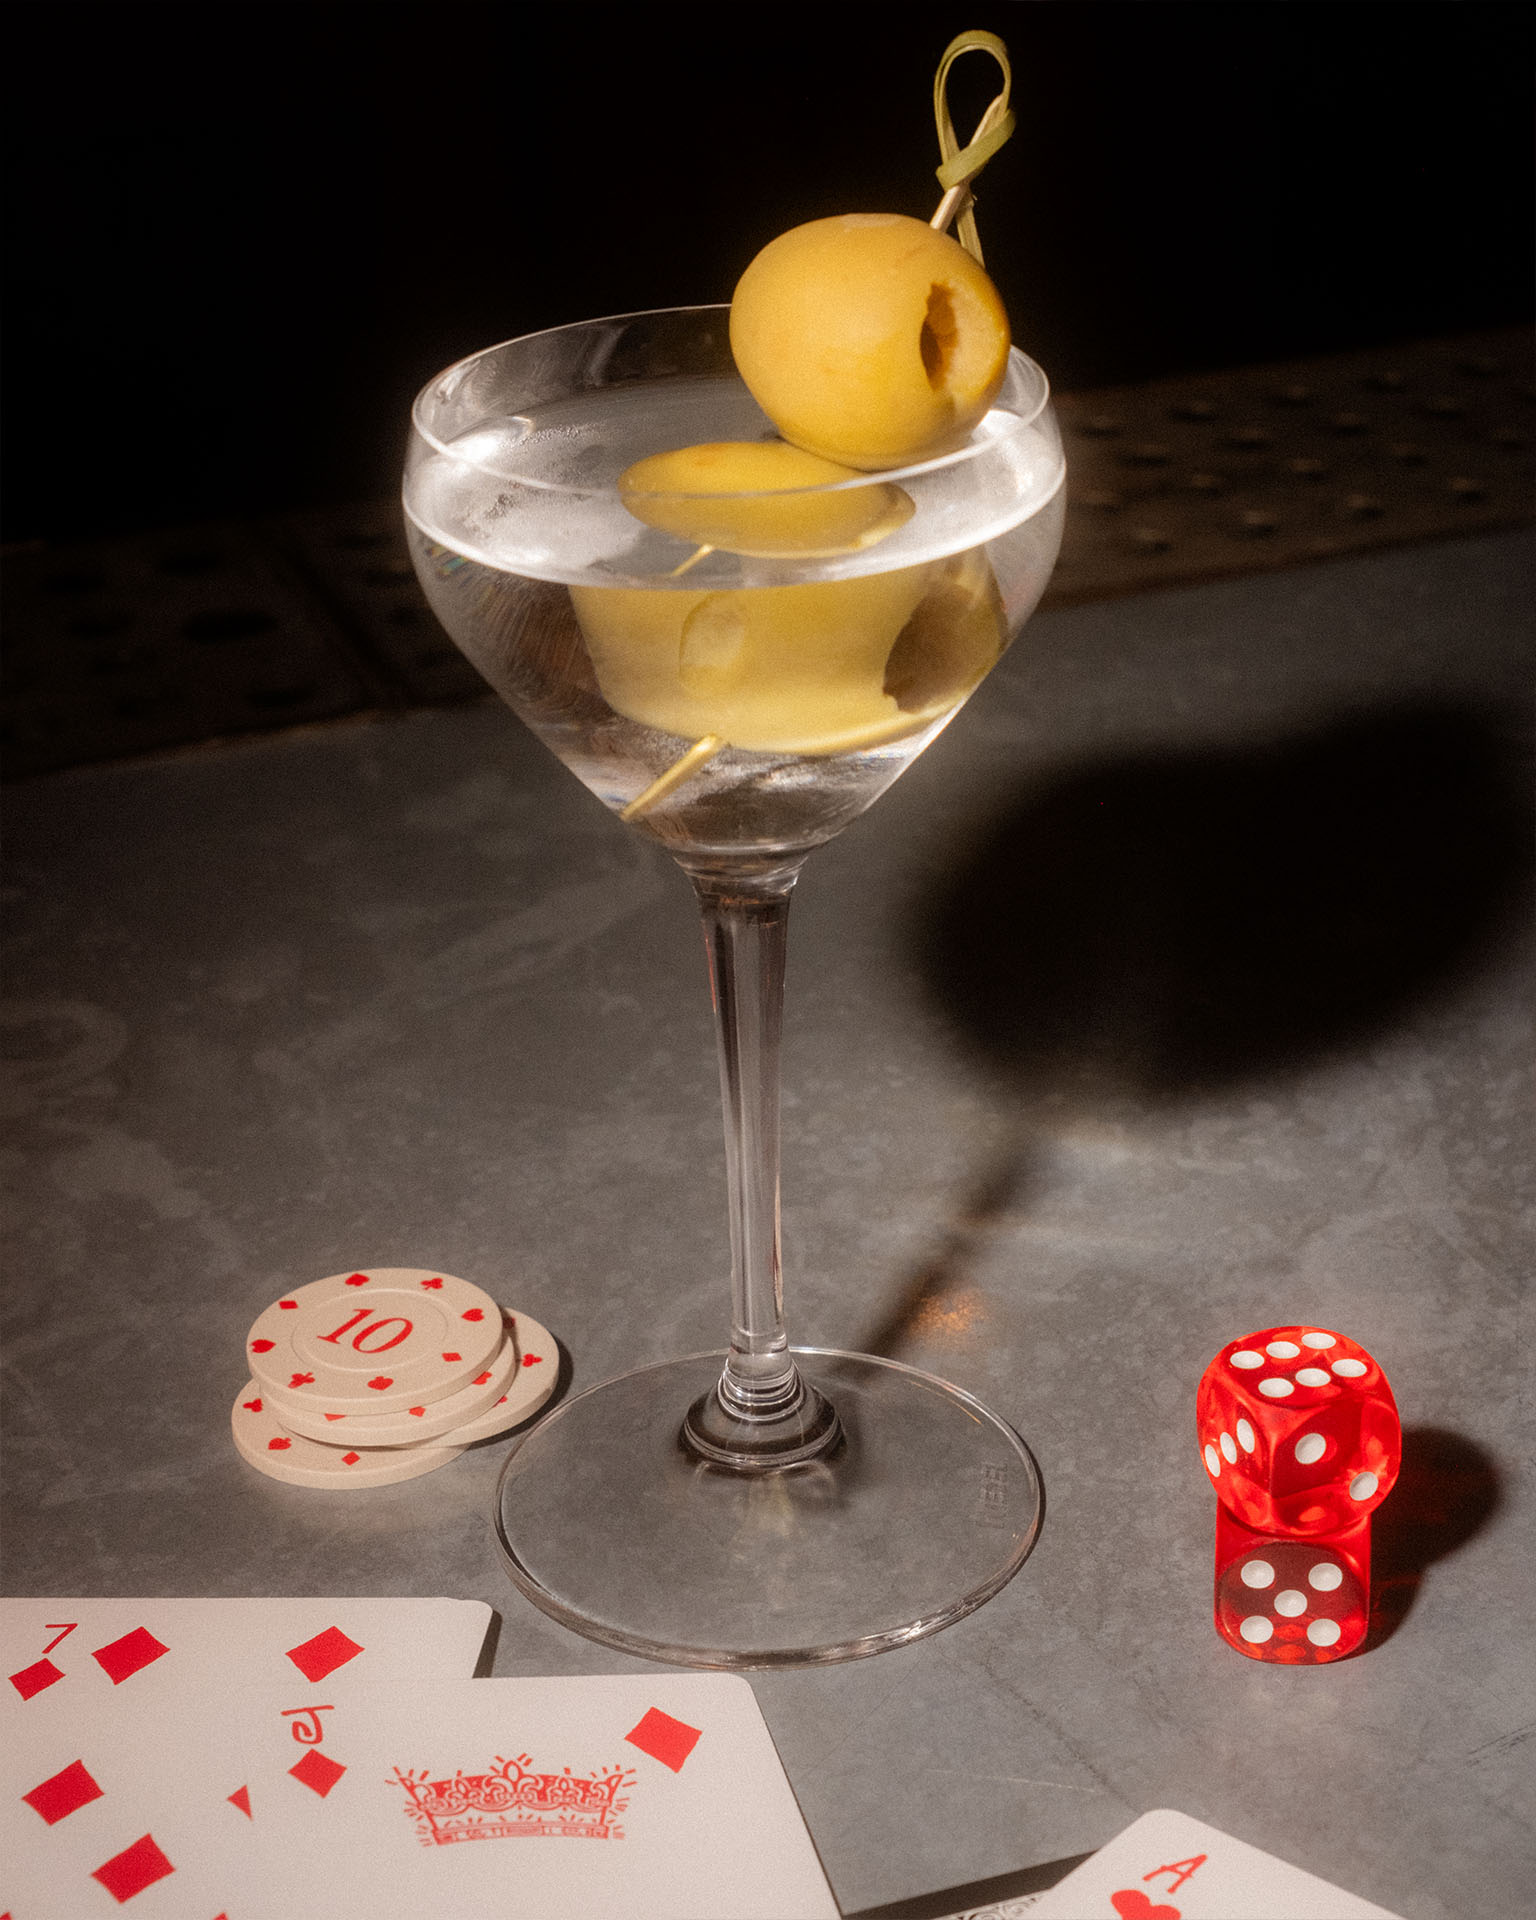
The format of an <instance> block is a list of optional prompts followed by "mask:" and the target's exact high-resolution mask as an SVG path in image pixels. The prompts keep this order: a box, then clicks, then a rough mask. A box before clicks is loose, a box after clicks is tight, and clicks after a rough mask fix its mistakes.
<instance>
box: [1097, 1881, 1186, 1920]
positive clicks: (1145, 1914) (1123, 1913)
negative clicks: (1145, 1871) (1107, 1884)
mask: <svg viewBox="0 0 1536 1920" xmlns="http://www.w3.org/2000/svg"><path fill="white" fill-rule="evenodd" d="M1109 1904H1110V1905H1111V1906H1112V1907H1113V1908H1114V1910H1115V1912H1116V1913H1118V1914H1119V1916H1120V1920H1179V1910H1178V1908H1177V1907H1164V1906H1157V1907H1154V1906H1153V1904H1152V1902H1151V1901H1150V1900H1149V1899H1148V1898H1147V1896H1146V1895H1145V1894H1144V1893H1143V1892H1142V1891H1141V1889H1140V1888H1139V1887H1129V1888H1127V1889H1126V1891H1125V1892H1124V1893H1112V1894H1111V1895H1110V1896H1109Z"/></svg>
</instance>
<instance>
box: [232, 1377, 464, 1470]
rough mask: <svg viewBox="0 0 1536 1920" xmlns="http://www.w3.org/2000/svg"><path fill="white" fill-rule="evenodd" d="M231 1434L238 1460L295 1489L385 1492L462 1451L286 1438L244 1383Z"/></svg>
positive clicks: (253, 1385) (255, 1389)
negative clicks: (330, 1444)
mask: <svg viewBox="0 0 1536 1920" xmlns="http://www.w3.org/2000/svg"><path fill="white" fill-rule="evenodd" d="M229 1423H230V1429H231V1431H232V1432H233V1434H234V1437H235V1446H236V1447H237V1448H238V1450H239V1452H240V1456H241V1458H242V1459H244V1460H247V1461H249V1462H250V1464H251V1465H252V1466H253V1467H255V1469H256V1470H257V1472H258V1473H264V1474H266V1475H267V1476H268V1478H269V1479H272V1480H286V1481H287V1482H288V1483H289V1485H290V1486H295V1487H328V1488H338V1489H350V1488H353V1487H387V1486H389V1485H391V1484H392V1483H393V1482H395V1481H398V1480H415V1479H417V1478H419V1476H420V1475H422V1474H424V1473H433V1472H435V1471H436V1469H437V1468H438V1467H446V1466H447V1464H448V1462H449V1461H450V1460H457V1459H458V1457H459V1455H460V1454H461V1453H462V1452H463V1451H464V1449H463V1447H462V1446H448V1445H437V1446H423V1447H327V1446H322V1445H321V1444H320V1443H319V1442H317V1441H314V1440H306V1439H304V1437H303V1436H302V1435H301V1434H294V1433H289V1432H287V1431H286V1429H285V1428H284V1427H283V1426H282V1425H281V1424H280V1423H279V1421H278V1419H277V1416H276V1415H275V1414H274V1413H273V1412H272V1410H271V1408H270V1407H269V1406H268V1405H267V1403H266V1401H265V1400H264V1399H263V1397H262V1392H261V1388H260V1386H259V1384H258V1383H257V1382H256V1381H254V1380H248V1381H247V1382H246V1383H245V1388H244V1391H243V1392H242V1393H241V1394H240V1396H239V1398H238V1399H237V1400H236V1401H235V1404H234V1407H233V1408H232V1409H231V1412H230V1422H229Z"/></svg>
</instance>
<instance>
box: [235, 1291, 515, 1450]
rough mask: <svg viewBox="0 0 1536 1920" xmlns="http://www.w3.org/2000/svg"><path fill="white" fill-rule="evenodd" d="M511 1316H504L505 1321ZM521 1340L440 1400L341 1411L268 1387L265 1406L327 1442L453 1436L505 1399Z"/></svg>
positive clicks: (389, 1442)
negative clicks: (386, 1410)
mask: <svg viewBox="0 0 1536 1920" xmlns="http://www.w3.org/2000/svg"><path fill="white" fill-rule="evenodd" d="M509 1318H510V1315H506V1314H504V1315H503V1323H504V1324H505V1321H506V1320H507V1319H509ZM518 1364H519V1363H518V1354H517V1342H516V1341H515V1340H514V1339H513V1338H511V1336H510V1335H508V1336H507V1337H506V1338H504V1339H503V1341H502V1343H501V1350H500V1352H498V1353H496V1354H494V1355H493V1356H492V1357H491V1360H490V1363H489V1364H488V1365H487V1366H484V1367H482V1368H481V1369H480V1371H479V1372H478V1373H477V1374H476V1375H475V1377H474V1379H473V1380H471V1381H470V1382H469V1384H468V1386H464V1387H460V1388H459V1390H458V1391H457V1393H450V1394H447V1395H445V1396H444V1398H443V1399H441V1400H433V1401H430V1402H429V1401H422V1400H418V1401H416V1402H414V1403H413V1404H412V1405H411V1406H409V1407H405V1408H403V1409H402V1410H401V1411H400V1412H398V1413H372V1412H369V1413H337V1412H336V1410H335V1409H334V1408H333V1407H327V1406H324V1405H313V1404H307V1403H306V1402H305V1401H304V1400H303V1399H302V1398H301V1397H300V1396H299V1395H298V1394H296V1393H288V1392H286V1391H284V1392H279V1391H278V1389H277V1388H275V1387H268V1388H267V1389H266V1400H267V1405H268V1406H269V1407H270V1408H271V1410H272V1411H273V1412H274V1413H275V1414H276V1415H277V1417H278V1419H279V1420H280V1421H281V1422H282V1423H283V1426H284V1427H285V1428H286V1429H287V1430H288V1432H290V1433H299V1434H303V1435H304V1437H305V1438H306V1439H308V1440H320V1441H323V1442H324V1443H325V1444H326V1445H327V1446H331V1447H335V1446H343V1445H346V1446H355V1447H414V1446H419V1445H420V1444H421V1443H422V1442H423V1441H425V1440H436V1439H439V1438H441V1437H442V1436H443V1435H445V1434H446V1435H451V1434H452V1432H453V1430H454V1428H455V1427H462V1426H463V1425H464V1424H465V1423H466V1422H467V1421H469V1420H473V1419H474V1418H475V1417H476V1416H477V1415H478V1414H481V1413H484V1412H485V1411H486V1409H487V1408H488V1407H491V1406H494V1405H495V1403H496V1402H497V1401H498V1400H499V1399H502V1398H503V1397H504V1396H505V1394H506V1392H507V1390H508V1388H509V1386H510V1385H511V1384H512V1382H513V1379H514V1376H515V1375H516V1373H517V1370H518Z"/></svg>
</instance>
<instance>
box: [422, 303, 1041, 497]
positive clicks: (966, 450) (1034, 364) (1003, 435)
mask: <svg viewBox="0 0 1536 1920" xmlns="http://www.w3.org/2000/svg"><path fill="white" fill-rule="evenodd" d="M730 310H731V309H730V306H729V303H727V302H714V301H703V302H700V303H698V304H696V305H692V306H681V307H642V308H639V309H637V310H636V311H635V312H633V313H616V314H605V315H601V316H599V317H598V318H595V319H591V320H568V321H565V322H563V323H562V324H561V325H559V326H554V327H539V328H537V329H536V330H535V331H534V332H532V333H519V334H513V335H511V336H510V337H509V338H508V339H506V340H498V341H497V342H496V343H495V344H494V345H492V346H489V347H479V348H477V349H476V350H475V351H474V352H473V353H466V354H464V355H463V356H462V357H461V358H459V359H458V360H455V361H452V362H451V363H450V364H449V365H448V366H446V367H443V368H441V369H440V370H439V371H438V372H437V373H435V374H433V376H432V378H431V379H430V380H428V381H427V382H426V383H425V385H423V386H422V387H421V388H420V389H419V390H418V392H417V394H416V397H415V399H414V400H413V401H412V402H411V427H412V430H413V431H414V432H415V433H416V434H417V435H418V437H419V438H420V439H421V440H422V441H423V442H424V443H425V444H426V445H427V446H428V447H430V448H431V449H432V451H433V452H434V453H437V454H441V455H443V456H444V457H445V458H447V459H450V460H456V461H459V462H460V463H462V464H463V465H464V466H466V467H474V468H477V469H478V470H479V471H481V472H483V473H487V474H490V475H493V476H494V477H495V478H497V479H500V480H507V481H515V482H516V483H517V484H518V485H520V486H525V487H533V488H537V489H538V490H539V491H541V492H545V493H554V494H569V495H571V496H572V497H579V498H590V497H591V496H592V495H593V494H598V493H613V494H617V493H618V491H619V489H618V487H617V485H616V484H615V483H613V482H599V483H596V484H594V483H593V482H591V481H586V482H575V481H569V480H544V479H540V478H538V477H537V476H535V475H533V474H523V473H513V472H509V471H507V470H506V469H505V468H504V467H502V466H493V465H491V464H490V463H489V462H482V461H478V460H475V459H473V458H470V457H468V456H467V455H466V454H465V453H464V452H463V450H462V447H461V446H460V445H459V443H458V442H455V441H451V440H444V439H442V438H441V437H440V436H439V435H438V434H436V433H435V432H434V431H433V430H432V429H431V428H430V427H429V426H428V425H427V424H426V421H425V419H424V417H423V416H424V412H425V407H426V402H427V399H428V396H429V395H430V394H431V393H432V392H433V390H434V389H435V388H437V387H439V386H440V385H441V384H442V383H443V382H444V381H445V380H447V379H448V378H449V377H450V376H451V375H454V374H457V373H459V371H460V370H461V369H462V368H466V367H469V366H470V365H472V364H473V363H474V362H475V361H477V360H486V359H489V357H490V356H491V355H492V354H496V353H501V352H504V351H505V350H506V349H507V348H508V347H516V346H521V345H523V344H524V343H526V342H531V341H534V340H540V339H543V338H545V337H546V336H547V335H550V334H558V333H574V332H575V331H576V330H577V329H578V328H582V327H604V326H620V325H623V324H625V323H626V322H629V321H635V320H649V319H653V318H659V317H662V316H665V315H673V314H718V315H721V316H722V317H723V316H726V315H729V313H730ZM1015 362H1017V363H1018V367H1019V368H1021V369H1024V370H1026V374H1027V377H1030V378H1031V379H1032V381H1033V382H1034V383H1035V384H1036V385H1037V387H1038V393H1037V395H1036V397H1035V400H1034V405H1033V406H1032V408H1031V409H1030V411H1029V412H1027V413H1016V414H1010V415H1009V416H1008V419H1009V425H1008V426H1007V427H1006V428H1005V429H1004V430H1003V431H1002V432H1000V433H991V434H987V435H985V436H984V437H981V438H977V437H976V435H975V432H974V430H973V432H972V435H971V437H970V438H968V439H967V440H966V441H965V443H964V444H963V445H962V446H959V447H954V448H952V449H951V450H950V451H949V452H947V453H940V454H935V455H933V456H932V457H931V458H930V459H927V460H919V461H913V462H909V463H908V464H907V465H906V466H900V467H882V468H878V469H871V470H870V471H869V472H860V473H856V474H853V475H851V476H850V477H849V478H848V479H846V480H827V481H823V482H821V483H820V484H819V485H816V486H809V487H767V488H752V489H747V490H742V491H739V492H738V491H732V492H708V493H695V492H689V491H684V490H682V489H678V490H676V491H672V490H667V491H665V492H653V491H648V490H647V491H643V492H642V491H635V492H634V493H633V496H632V497H634V498H635V499H645V500H701V501H713V502H715V503H717V504H718V503H719V502H721V501H732V500H796V499H807V498H817V497H820V496H823V495H827V494H836V493H853V492H857V491H858V490H859V489H861V488H865V487H874V486H881V485H891V484H894V483H895V482H898V481H903V480H912V479H917V478H920V477H921V476H922V475H924V474H929V473H940V472H943V471H944V470H945V469H946V468H949V467H954V466H959V465H961V464H963V463H964V462H966V461H968V460H977V459H982V458H984V457H985V456H986V455H987V454H988V453H994V452H995V451H996V450H997V449H998V448H999V447H1000V446H1001V445H1003V444H1005V443H1006V442H1007V441H1009V440H1012V439H1015V438H1018V437H1019V436H1022V435H1023V434H1024V433H1026V432H1027V431H1028V430H1029V428H1031V427H1032V426H1033V425H1034V424H1035V422H1036V421H1037V420H1039V419H1040V418H1041V416H1042V415H1043V414H1044V413H1046V412H1047V411H1048V409H1049V408H1050V404H1051V382H1050V376H1049V375H1048V374H1047V373H1046V371H1045V369H1044V367H1042V366H1041V365H1040V363H1039V361H1037V360H1034V359H1031V357H1030V356H1029V355H1028V354H1027V353H1025V352H1024V351H1023V349H1022V348H1020V347H1016V346H1010V347H1009V349H1008V364H1009V368H1010V370H1012V369H1013V368H1014V364H1015ZM990 411H991V410H989V412H990ZM470 431H473V429H471V430H470ZM788 444H793V443H788ZM657 451H658V452H664V451H667V449H663V448H658V449H657ZM834 464H839V463H834Z"/></svg>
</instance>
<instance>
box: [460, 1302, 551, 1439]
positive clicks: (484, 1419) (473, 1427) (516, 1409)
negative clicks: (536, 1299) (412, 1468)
mask: <svg viewBox="0 0 1536 1920" xmlns="http://www.w3.org/2000/svg"><path fill="white" fill-rule="evenodd" d="M506 1319H507V1321H508V1323H509V1326H510V1338H509V1341H508V1344H509V1345H510V1346H512V1347H513V1349H514V1351H515V1352H516V1354H517V1367H516V1370H515V1372H514V1373H513V1375H512V1377H511V1380H510V1381H509V1383H508V1386H507V1389H506V1392H505V1393H503V1394H502V1396H501V1398H500V1399H499V1400H497V1401H495V1402H494V1403H493V1404H492V1405H491V1406H489V1407H487V1408H486V1409H485V1411H484V1413H482V1414H480V1415H478V1416H477V1417H476V1418H475V1419H473V1420H470V1421H467V1422H466V1423H465V1424H464V1425H463V1426H462V1427H455V1428H454V1429H453V1430H452V1432H451V1433H448V1434H446V1435H445V1436H444V1437H445V1438H446V1439H448V1440H450V1441H452V1442H453V1443H454V1444H455V1445H463V1446H468V1445H469V1444H470V1443H471V1442H472V1441H475V1440H492V1439H494V1438H495V1436H496V1435H497V1434H498V1433H505V1432H506V1431H507V1429H508V1428H509V1427H515V1426H518V1425H519V1424H520V1423H521V1422H522V1421H524V1420H527V1419H530V1418H531V1417H532V1416H533V1415H534V1414H536V1413H537V1412H538V1410H539V1408H540V1407H542V1406H543V1404H544V1402H545V1401H546V1400H547V1399H548V1398H549V1396H550V1395H551V1394H552V1393H553V1392H554V1390H555V1381H556V1379H557V1378H558V1376H559V1373H560V1349H559V1348H558V1347H557V1346H556V1345H555V1342H554V1340H553V1339H552V1337H551V1336H550V1334H549V1331H548V1329H547V1328H544V1327H541V1326H540V1325H539V1323H538V1321H537V1320H535V1319H533V1318H532V1317H531V1316H530V1315H529V1314H526V1313H508V1314H507V1315H506Z"/></svg>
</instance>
